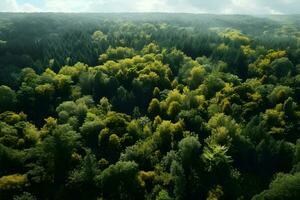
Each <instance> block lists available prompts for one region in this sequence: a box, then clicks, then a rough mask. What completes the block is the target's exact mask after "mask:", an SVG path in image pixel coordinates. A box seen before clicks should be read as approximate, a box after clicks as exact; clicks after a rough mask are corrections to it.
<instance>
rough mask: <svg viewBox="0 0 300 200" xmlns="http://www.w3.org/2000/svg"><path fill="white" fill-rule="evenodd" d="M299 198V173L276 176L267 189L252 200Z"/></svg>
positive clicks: (288, 199)
mask: <svg viewBox="0 0 300 200" xmlns="http://www.w3.org/2000/svg"><path fill="white" fill-rule="evenodd" d="M299 197H300V173H295V174H283V173H279V174H277V176H276V178H275V180H273V181H272V182H271V184H270V186H269V189H267V190H264V191H263V192H262V193H260V194H258V195H255V196H254V197H253V198H252V199H253V200H262V199H270V200H275V199H276V200H281V199H282V200H283V199H284V200H292V199H298V198H299Z"/></svg>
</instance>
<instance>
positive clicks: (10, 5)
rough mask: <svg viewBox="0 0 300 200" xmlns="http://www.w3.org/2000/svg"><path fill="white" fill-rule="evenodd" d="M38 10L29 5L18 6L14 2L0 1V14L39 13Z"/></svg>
mask: <svg viewBox="0 0 300 200" xmlns="http://www.w3.org/2000/svg"><path fill="white" fill-rule="evenodd" d="M40 11H42V10H41V9H40V8H37V7H35V6H34V5H32V4H30V3H24V4H18V3H17V2H16V0H1V1H0V12H40Z"/></svg>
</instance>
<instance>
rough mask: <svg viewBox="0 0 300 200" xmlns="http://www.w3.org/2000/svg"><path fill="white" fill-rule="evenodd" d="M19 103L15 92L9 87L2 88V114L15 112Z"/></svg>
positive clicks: (0, 91)
mask: <svg viewBox="0 0 300 200" xmlns="http://www.w3.org/2000/svg"><path fill="white" fill-rule="evenodd" d="M16 103H17V96H16V93H15V91H13V90H12V89H10V88H9V87H7V86H4V85H1V86H0V112H4V111H9V110H14V109H15V106H16Z"/></svg>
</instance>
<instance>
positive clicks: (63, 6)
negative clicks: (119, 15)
mask: <svg viewBox="0 0 300 200" xmlns="http://www.w3.org/2000/svg"><path fill="white" fill-rule="evenodd" d="M0 12H180V13H212V14H250V15H265V14H300V0H0Z"/></svg>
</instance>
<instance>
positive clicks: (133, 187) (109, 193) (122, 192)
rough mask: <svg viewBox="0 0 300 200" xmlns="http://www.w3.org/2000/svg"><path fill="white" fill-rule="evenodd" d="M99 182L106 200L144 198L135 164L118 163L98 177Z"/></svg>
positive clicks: (130, 162)
mask: <svg viewBox="0 0 300 200" xmlns="http://www.w3.org/2000/svg"><path fill="white" fill-rule="evenodd" d="M97 180H98V184H99V186H100V187H101V191H102V197H103V198H105V199H141V198H143V193H142V190H141V187H140V185H139V181H138V165H137V164H136V163H135V162H132V161H129V162H117V163H116V164H115V165H111V166H109V167H108V168H107V169H105V170H104V171H103V172H102V173H101V174H100V175H99V176H97Z"/></svg>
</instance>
